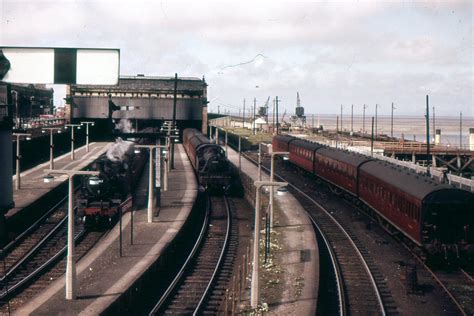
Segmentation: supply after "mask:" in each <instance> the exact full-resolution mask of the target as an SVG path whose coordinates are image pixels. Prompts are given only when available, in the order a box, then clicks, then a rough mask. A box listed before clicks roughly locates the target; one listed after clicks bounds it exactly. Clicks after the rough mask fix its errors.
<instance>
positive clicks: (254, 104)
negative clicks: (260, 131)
mask: <svg viewBox="0 0 474 316" xmlns="http://www.w3.org/2000/svg"><path fill="white" fill-rule="evenodd" d="M256 108H257V98H253V124H252V132H253V133H252V134H254V135H255V134H256V130H255V110H256Z"/></svg>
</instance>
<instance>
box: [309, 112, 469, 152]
mask: <svg viewBox="0 0 474 316" xmlns="http://www.w3.org/2000/svg"><path fill="white" fill-rule="evenodd" d="M371 120H372V118H371V117H369V116H366V117H365V131H366V132H367V134H370V133H371V128H372V126H371V124H372V122H371ZM390 120H391V119H390V116H382V115H380V116H379V117H378V118H377V133H378V134H386V135H389V136H390V129H391V123H390ZM363 121H364V120H363V117H362V115H354V120H353V130H354V132H362V130H363V125H364V122H363ZM336 122H337V119H336V115H327V114H326V115H323V114H321V115H319V123H320V125H323V127H324V129H325V130H327V129H329V130H331V129H332V130H335V129H336ZM312 123H313V118H312V115H311V114H309V115H307V117H306V124H307V126H309V127H311V126H312ZM317 124H318V115H314V126H317ZM435 124H436V129H441V143H442V144H444V145H448V144H449V145H451V146H459V142H460V137H459V136H460V135H459V134H460V133H459V131H460V126H459V117H452V116H451V117H442V116H441V117H436V121H435ZM342 126H343V129H344V130H345V131H350V130H351V117H350V115H347V116H344V115H343V118H342ZM339 128H341V121H339ZM469 128H474V117H463V119H462V138H461V142H462V145H463V148H467V146H468V145H469ZM374 129H375V127H374ZM402 134H403V136H404V137H405V139H410V140H413V138H414V136H415V137H416V140H417V141H420V142H426V120H425V118H423V117H414V116H396V117H394V118H393V136H395V137H399V138H401V136H402ZM430 135H431V137H430V138H431V140H432V141H434V131H433V121H432V119H430Z"/></svg>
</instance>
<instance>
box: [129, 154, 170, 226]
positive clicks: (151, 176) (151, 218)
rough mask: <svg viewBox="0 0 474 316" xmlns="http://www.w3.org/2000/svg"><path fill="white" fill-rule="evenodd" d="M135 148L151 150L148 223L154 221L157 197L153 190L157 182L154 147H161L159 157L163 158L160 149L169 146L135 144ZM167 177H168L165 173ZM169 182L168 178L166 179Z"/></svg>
mask: <svg viewBox="0 0 474 316" xmlns="http://www.w3.org/2000/svg"><path fill="white" fill-rule="evenodd" d="M135 148H148V149H149V151H150V162H149V173H148V213H147V219H148V223H153V200H154V199H155V194H154V192H153V183H154V182H155V181H154V180H155V179H154V173H153V149H155V148H159V151H158V152H159V154H158V159H160V158H161V153H160V150H161V148H166V149H168V146H166V145H135ZM158 172H161V170H158ZM165 177H167V175H166V173H165ZM165 181H166V182H168V181H167V180H165Z"/></svg>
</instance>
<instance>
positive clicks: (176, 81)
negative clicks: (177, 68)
mask: <svg viewBox="0 0 474 316" xmlns="http://www.w3.org/2000/svg"><path fill="white" fill-rule="evenodd" d="M177 93H178V74H177V73H175V74H174V92H173V128H174V129H176V101H177ZM171 169H174V141H172V142H171Z"/></svg>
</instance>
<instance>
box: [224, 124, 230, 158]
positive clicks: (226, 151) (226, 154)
mask: <svg viewBox="0 0 474 316" xmlns="http://www.w3.org/2000/svg"><path fill="white" fill-rule="evenodd" d="M228 148H229V147H228V145H227V129H226V130H225V156H226V157H228V156H229V154H228Z"/></svg>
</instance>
